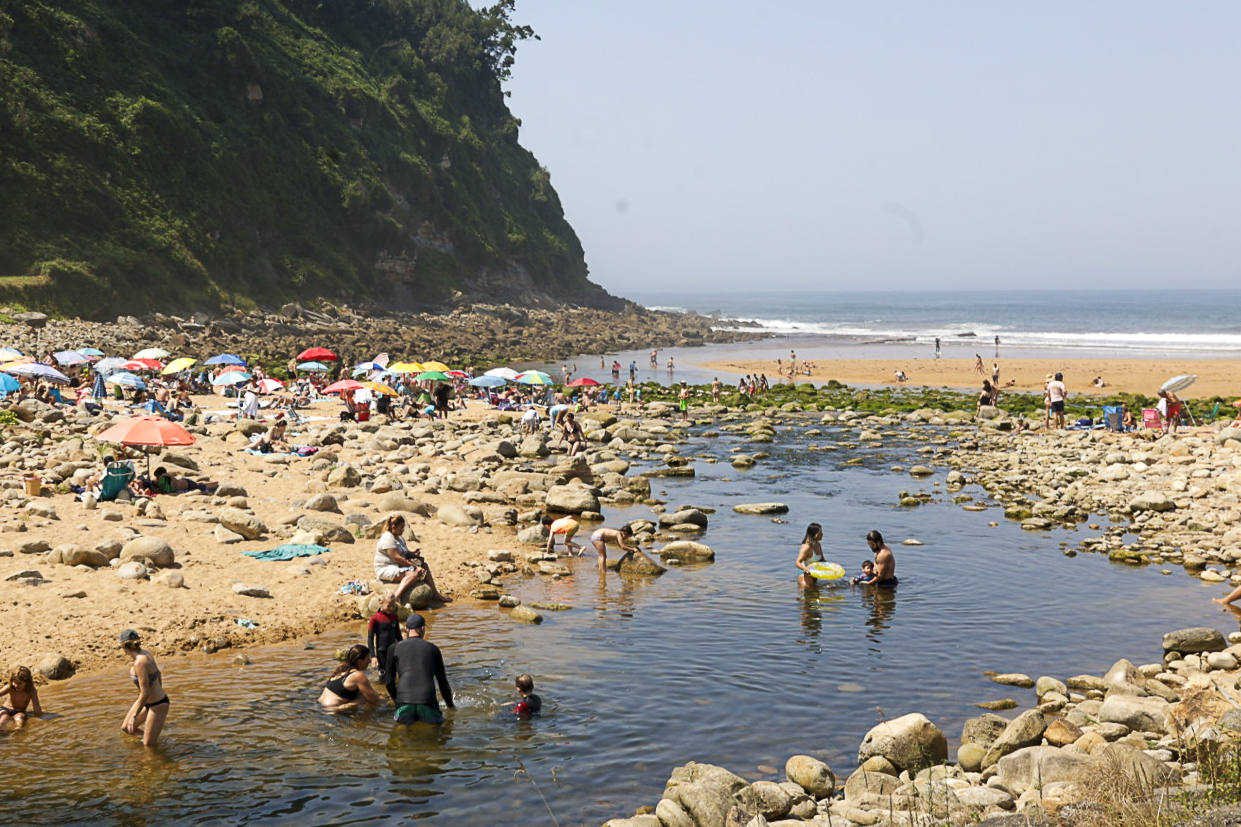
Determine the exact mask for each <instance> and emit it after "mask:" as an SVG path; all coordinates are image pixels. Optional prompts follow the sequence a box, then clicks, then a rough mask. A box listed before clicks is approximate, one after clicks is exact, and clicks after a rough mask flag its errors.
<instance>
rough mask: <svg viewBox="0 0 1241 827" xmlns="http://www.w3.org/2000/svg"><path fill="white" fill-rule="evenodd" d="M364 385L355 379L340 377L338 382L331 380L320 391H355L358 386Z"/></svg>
mask: <svg viewBox="0 0 1241 827" xmlns="http://www.w3.org/2000/svg"><path fill="white" fill-rule="evenodd" d="M363 387H366V386H365V385H363V384H362V383H361V382H358V381H357V380H355V379H342V380H340V381H339V382H333V383H332V384H330V385H328V386H327V387H326V388H324V389H323V390H322V391H320V393H344V392H345V391H356V390H357V389H358V388H363Z"/></svg>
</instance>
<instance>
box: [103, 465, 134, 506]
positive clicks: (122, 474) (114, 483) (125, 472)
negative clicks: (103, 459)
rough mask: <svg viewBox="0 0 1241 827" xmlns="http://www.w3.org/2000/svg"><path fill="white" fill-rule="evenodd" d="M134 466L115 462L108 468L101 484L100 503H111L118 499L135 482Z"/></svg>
mask: <svg viewBox="0 0 1241 827" xmlns="http://www.w3.org/2000/svg"><path fill="white" fill-rule="evenodd" d="M134 476H135V472H134V466H133V463H131V462H114V463H112V464H111V465H109V466H108V473H107V474H105V475H104V478H103V482H101V483H100V484H99V496H98V497H97V498H96V499H97V500H98V501H99V502H111V501H112V500H115V499H116V498H117V495H119V494H120V493H121V492H122V491H124V490H125V488H126V487H128V486H129V484H130V483H131V482H133V481H134Z"/></svg>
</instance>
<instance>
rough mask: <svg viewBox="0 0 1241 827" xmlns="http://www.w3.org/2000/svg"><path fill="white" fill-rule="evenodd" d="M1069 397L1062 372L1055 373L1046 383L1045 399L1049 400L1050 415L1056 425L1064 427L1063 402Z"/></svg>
mask: <svg viewBox="0 0 1241 827" xmlns="http://www.w3.org/2000/svg"><path fill="white" fill-rule="evenodd" d="M1068 398H1069V389H1068V387H1066V386H1065V384H1064V374H1063V373H1057V374H1056V375H1055V376H1054V377H1052V380H1051V381H1050V382H1048V383H1047V399H1048V401H1049V402H1051V415H1052V416H1053V417H1054V418H1055V420H1056V427H1057V428H1063V427H1064V402H1065V400H1066V399H1068Z"/></svg>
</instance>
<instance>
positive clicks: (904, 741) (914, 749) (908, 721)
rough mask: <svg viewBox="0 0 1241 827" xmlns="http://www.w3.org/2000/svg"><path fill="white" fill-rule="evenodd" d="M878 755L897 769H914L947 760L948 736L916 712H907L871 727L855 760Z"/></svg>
mask: <svg viewBox="0 0 1241 827" xmlns="http://www.w3.org/2000/svg"><path fill="white" fill-rule="evenodd" d="M873 755H882V756H883V757H884V758H887V759H888V760H889V761H891V762H892V764H893V765H894V766H896V768H897V769H902V770H909V771H910V772H914V771H916V770H919V769H922V768H923V767H929V766H932V765H934V764H942V763H944V762H945V761H947V760H948V740H947V739H946V738H945V737H944V733H942V732H941V731H940V729H939V727H937V726H935V724H933V723H931V722H930V720H928V719H927V717H926V716H925V715H923V714H922V713H920V712H911V713H909V714H908V715H902V716H901V717H899V718H894V719H892V720H891V721H884V722H883V723H881V724H877V725H876V726H873V727H871V729H870V731H869V732H867V733H866V737H865V738H863V739H862V743H861V745H860V746H859V747H858V763H859V764H861V763H862V762H864V761H865V760H866V759H867V758H870V757H871V756H873Z"/></svg>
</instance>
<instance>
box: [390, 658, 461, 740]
mask: <svg viewBox="0 0 1241 827" xmlns="http://www.w3.org/2000/svg"><path fill="white" fill-rule="evenodd" d="M384 671H385V672H386V673H387V676H388V681H387V686H388V694H389V695H391V696H392V699H393V700H394V701H396V716H395V717H396V720H397V721H399V722H400V723H403V724H412V723H414V722H415V721H426V722H428V723H432V724H438V723H442V722H443V721H444V714H443V713H442V712H440V708H439V704H438V703H436V700H435V684H436V683H438V684H439V689H440V694H441V695H443V696H444V704H445V705H446V706H447V707H448V708H449V709H452V708H453V703H452V688H451V687H450V686H449V685H448V673H447V672H445V671H444V658H443V656H442V655H441V654H440V650H439V647H438V646H436V645H435V644H434V643H428V642H427V641H425V640H423V639H422V638H420V637H410V638H406V639H405V640H403V641H401V642H400V643H398V644H396V645H395V646H393V647H392V648H391V649H389V650H388V663H387V667H386V669H385V670H384ZM432 679H434V681H433V680H432Z"/></svg>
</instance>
